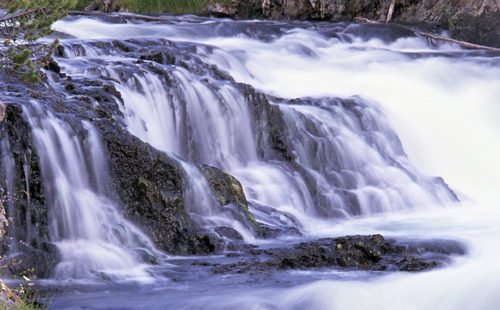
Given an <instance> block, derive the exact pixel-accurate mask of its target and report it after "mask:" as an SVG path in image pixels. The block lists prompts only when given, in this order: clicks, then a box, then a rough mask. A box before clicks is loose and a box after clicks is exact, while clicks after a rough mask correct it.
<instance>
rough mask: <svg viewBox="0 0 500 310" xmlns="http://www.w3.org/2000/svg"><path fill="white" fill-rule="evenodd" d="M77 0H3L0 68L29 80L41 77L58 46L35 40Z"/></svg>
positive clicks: (45, 32)
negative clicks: (4, 11)
mask: <svg viewBox="0 0 500 310" xmlns="http://www.w3.org/2000/svg"><path fill="white" fill-rule="evenodd" d="M76 1H77V0H2V2H1V7H2V9H5V10H6V11H7V13H5V14H4V15H3V16H0V38H1V39H2V41H3V45H4V46H3V47H2V48H0V68H5V69H7V70H11V71H14V72H15V73H18V74H20V76H21V78H22V79H23V80H25V81H28V82H35V81H38V80H39V79H40V74H39V72H40V68H41V67H44V66H45V65H46V64H47V62H48V59H49V56H50V55H51V54H52V51H53V50H54V48H55V47H56V46H57V43H58V42H57V41H55V42H53V43H52V44H36V45H35V44H34V42H35V40H37V39H38V38H40V37H43V36H45V35H47V34H49V33H50V32H51V31H52V30H51V28H50V26H51V25H52V23H54V22H55V21H56V20H58V19H60V18H62V17H64V16H65V14H66V10H67V9H68V8H71V7H73V6H75V5H76Z"/></svg>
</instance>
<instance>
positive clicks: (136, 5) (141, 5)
mask: <svg viewBox="0 0 500 310" xmlns="http://www.w3.org/2000/svg"><path fill="white" fill-rule="evenodd" d="M120 4H121V5H122V6H123V7H124V8H126V9H128V10H129V11H131V12H141V13H159V12H169V13H197V12H202V11H203V9H204V8H205V7H206V6H207V4H208V1H207V0H142V1H141V0H120Z"/></svg>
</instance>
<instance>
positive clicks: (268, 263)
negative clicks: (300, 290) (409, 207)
mask: <svg viewBox="0 0 500 310" xmlns="http://www.w3.org/2000/svg"><path fill="white" fill-rule="evenodd" d="M249 254H250V255H251V256H250V258H244V259H243V260H240V261H238V262H236V263H231V264H222V265H218V266H214V268H213V271H214V272H216V273H227V272H229V273H242V272H265V271H266V270H269V269H309V268H347V269H359V270H373V271H408V272H416V271H424V270H429V269H432V268H436V267H440V266H443V265H444V264H445V263H447V262H448V261H449V257H450V255H463V254H465V250H464V248H463V247H462V246H461V245H460V244H459V243H457V242H455V241H448V240H431V241H413V242H398V241H396V240H392V239H385V238H384V237H383V236H382V235H371V236H346V237H339V238H334V239H320V240H317V241H312V242H303V243H299V244H295V245H292V246H290V247H287V248H273V249H253V250H250V251H249Z"/></svg>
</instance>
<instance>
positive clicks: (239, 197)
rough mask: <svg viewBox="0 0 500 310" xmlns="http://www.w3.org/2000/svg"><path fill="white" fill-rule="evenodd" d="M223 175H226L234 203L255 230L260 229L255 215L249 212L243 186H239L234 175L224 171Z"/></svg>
mask: <svg viewBox="0 0 500 310" xmlns="http://www.w3.org/2000/svg"><path fill="white" fill-rule="evenodd" d="M224 175H225V176H226V179H227V181H228V183H229V184H230V188H231V193H232V194H233V197H234V199H235V203H236V205H237V206H238V207H239V208H240V210H241V211H242V212H243V213H244V214H245V216H246V217H247V219H248V221H249V222H250V223H251V224H252V225H253V226H254V227H255V229H256V230H257V231H260V226H259V224H258V223H257V221H256V220H255V217H254V216H253V214H252V212H250V209H249V208H248V201H247V198H246V197H245V193H244V191H243V186H241V183H240V181H238V180H237V179H236V178H235V177H233V176H232V175H230V174H228V173H226V172H224Z"/></svg>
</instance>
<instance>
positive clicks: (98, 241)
mask: <svg viewBox="0 0 500 310" xmlns="http://www.w3.org/2000/svg"><path fill="white" fill-rule="evenodd" d="M24 113H25V115H26V119H27V121H28V122H29V124H30V125H31V127H32V136H33V139H34V142H35V145H36V149H37V152H38V155H39V158H40V165H41V168H42V173H43V178H44V181H45V182H44V186H45V192H46V197H47V200H48V201H47V205H48V206H49V213H50V215H49V218H50V238H51V241H52V242H54V243H55V244H56V245H57V247H58V249H59V252H60V254H61V262H60V263H59V264H58V265H57V266H56V269H55V277H56V278H61V279H69V278H76V279H82V278H84V279H87V278H96V277H100V276H107V277H112V278H116V279H127V278H134V279H141V278H142V279H144V280H147V279H148V277H149V275H148V274H147V272H146V271H145V270H144V265H142V264H141V262H142V261H143V257H144V255H149V256H150V257H152V256H154V255H156V254H158V253H157V251H156V250H155V248H154V246H153V244H152V243H151V241H150V240H149V239H148V237H146V236H145V235H144V234H143V233H142V232H141V231H140V230H139V229H138V228H136V227H135V226H134V225H132V224H131V223H130V222H128V221H127V220H126V219H125V218H124V217H123V215H122V214H121V212H120V211H119V210H118V209H117V207H116V206H115V203H114V202H113V201H112V199H111V198H110V197H111V193H110V192H109V186H110V184H109V180H108V177H107V171H108V168H107V166H106V157H105V153H104V150H103V146H102V145H101V142H100V139H99V135H98V134H97V132H96V130H95V129H94V127H93V126H92V125H91V124H90V123H87V122H84V123H82V124H81V126H82V128H80V129H79V131H77V130H75V129H73V128H72V127H71V126H70V125H69V124H68V123H66V122H64V121H63V120H62V119H58V118H56V117H55V116H54V115H53V114H52V113H51V112H47V111H44V110H43V107H42V106H40V105H39V104H38V103H36V102H33V103H32V106H26V107H24ZM80 135H82V136H83V137H82V138H80Z"/></svg>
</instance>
